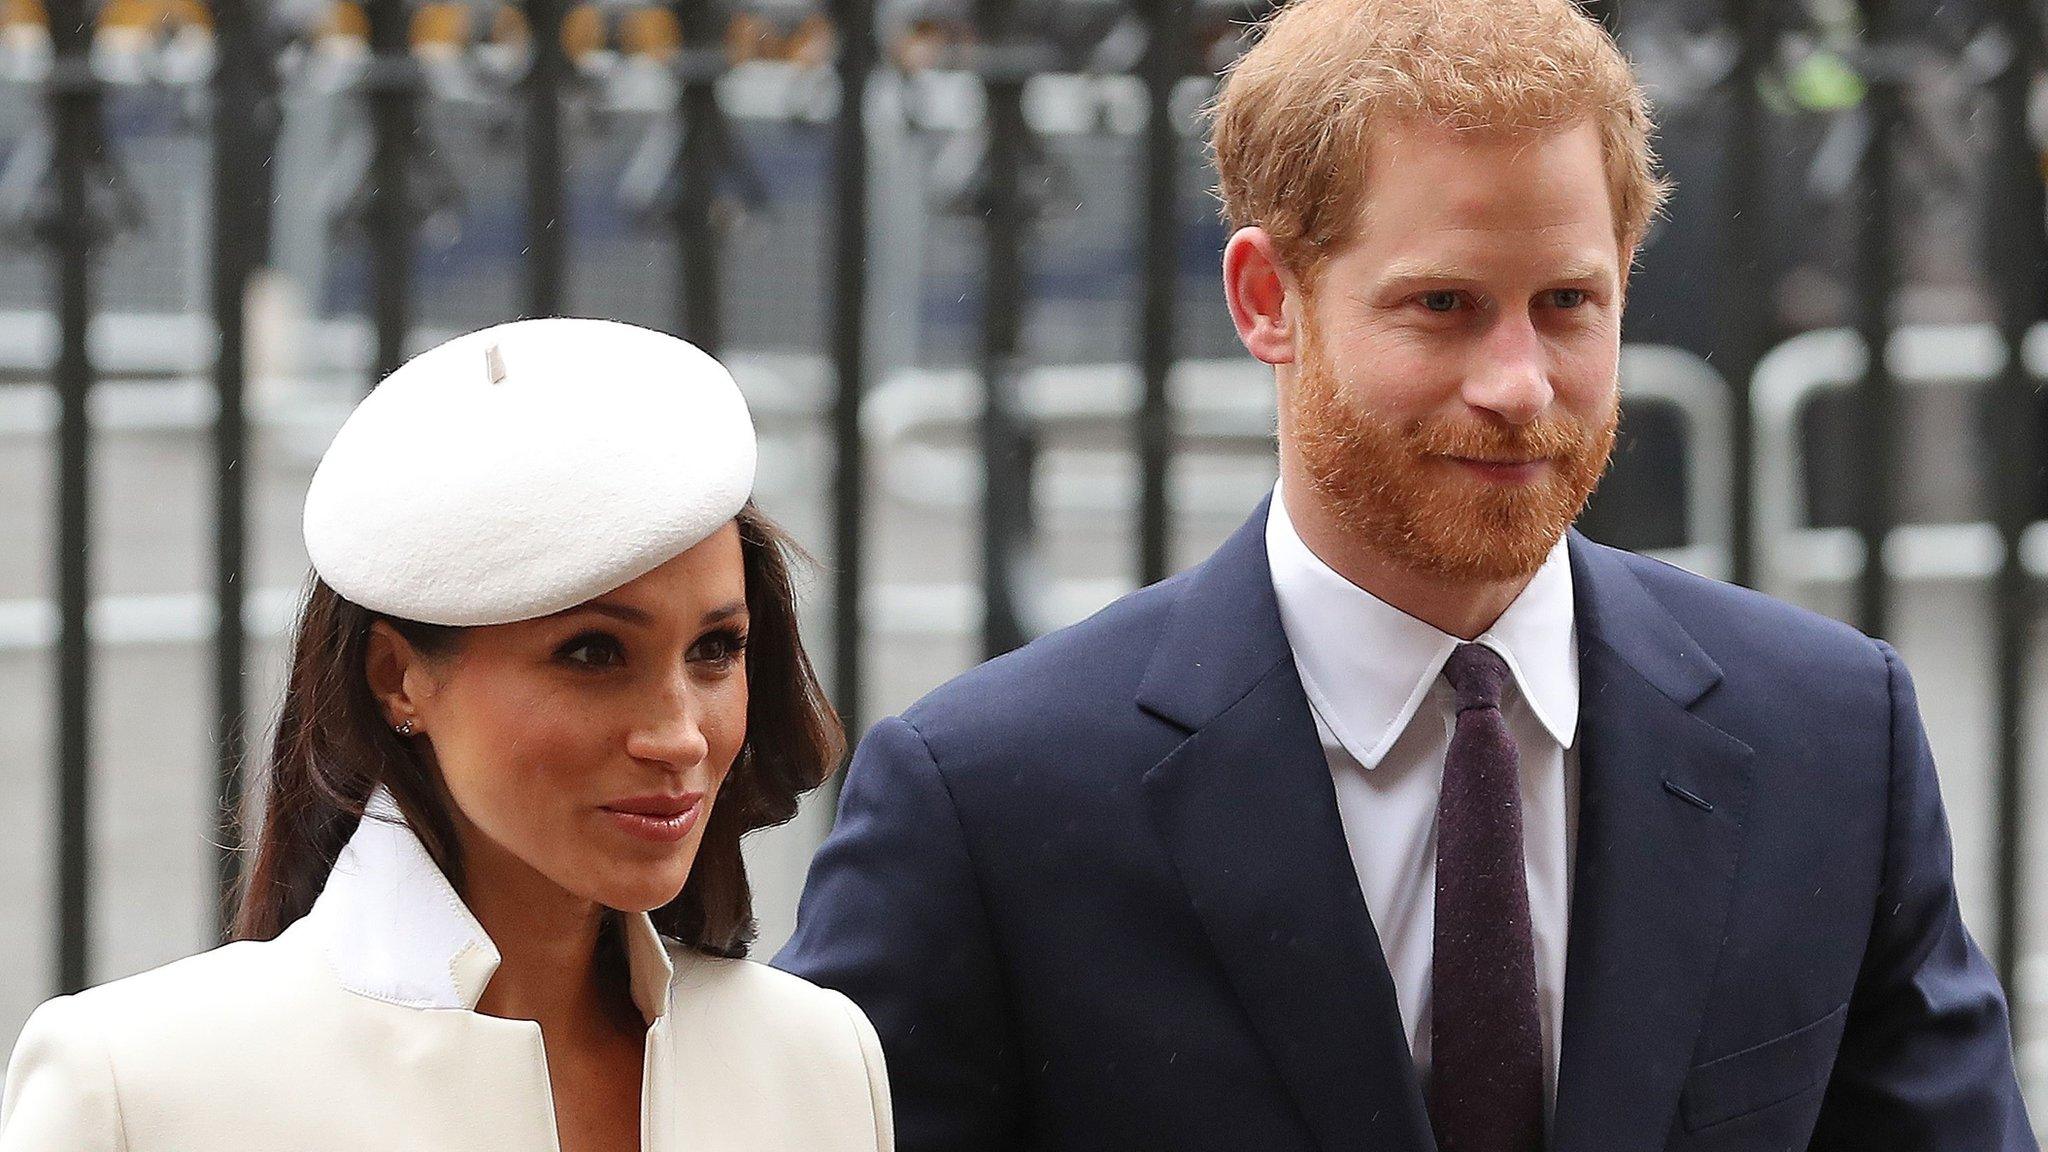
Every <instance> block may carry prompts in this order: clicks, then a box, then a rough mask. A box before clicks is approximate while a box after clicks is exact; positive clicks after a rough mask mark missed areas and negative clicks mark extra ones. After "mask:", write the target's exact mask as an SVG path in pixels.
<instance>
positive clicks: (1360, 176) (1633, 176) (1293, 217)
mask: <svg viewBox="0 0 2048 1152" xmlns="http://www.w3.org/2000/svg"><path fill="white" fill-rule="evenodd" d="M1254 32H1255V34H1256V35H1257V36H1258V42H1257V43H1256V44H1254V45H1253V46H1252V47H1251V48H1250V49H1249V50H1248V51H1246V52H1245V53H1244V54H1243V55H1242V56H1240V57H1239V58H1238V60H1237V62H1236V63H1235V64H1233V65H1232V66H1231V68H1230V70H1229V72H1228V74H1227V75H1226V77H1225V79H1224V83H1223V87H1222V91H1221V92H1220V93H1219V94H1218V96H1217V98H1216V100H1215V102H1214V104H1213V105H1212V106H1211V108H1210V109H1209V115H1210V120H1211V145H1212V147H1213V150H1214V154H1215V160H1216V169H1217V173H1218V176H1219V185H1218V188H1217V194H1218V196H1219V197H1220V198H1221V200H1222V202H1223V218H1224V221H1225V222H1226V223H1227V224H1229V225H1230V226H1231V227H1232V228H1233V229H1235V228H1244V227H1249V226H1257V227H1260V228H1263V229H1265V230H1266V232H1268V233H1269V234H1270V235H1271V236H1272V237H1273V242H1274V247H1275V249H1276V250H1277V252H1278V254H1279V256H1280V259H1281V262H1282V263H1283V264H1284V265H1285V266H1286V267H1287V269H1288V270H1289V271H1290V272H1292V273H1293V274H1294V275H1296V276H1297V277H1298V278H1300V280H1301V282H1302V284H1303V286H1304V287H1312V285H1313V282H1314V280H1315V276H1316V273H1317V272H1318V271H1320V269H1321V267H1322V264H1323V262H1324V261H1325V260H1326V259H1327V258H1328V257H1329V256H1330V255H1331V254H1333V253H1334V252H1335V251H1336V250H1337V249H1339V248H1341V247H1342V246H1343V244H1344V243H1345V242H1346V241H1348V240H1349V239H1351V236H1352V234H1353V232H1354V230H1355V228H1356V225H1357V223H1358V221H1359V220H1360V218H1361V212H1362V211H1363V208H1364V198H1365V196H1366V193H1367V191H1368V190H1367V189H1366V188H1365V187H1364V172H1365V168H1366V157H1367V151H1368V149H1370V147H1371V146H1372V144H1373V142H1374V140H1375V139H1377V138H1379V137H1380V136H1382V135H1383V134H1384V133H1385V132H1387V131H1388V130H1389V129H1390V128H1391V127H1394V126H1397V125H1399V124H1401V123H1404V122H1410V123H1413V122H1420V123H1424V124H1434V125H1440V126H1442V127H1446V128H1450V129H1452V130H1455V131H1461V132H1464V131H1474V132H1509V133H1532V134H1541V133H1548V132H1554V131H1559V130H1563V129H1569V128H1574V127H1577V126H1579V125H1581V124H1587V123H1590V124H1592V125H1594V126H1595V127H1597V128H1598V130H1599V132H1600V140H1601V148H1602V152H1603V154H1604V155H1605V157H1606V163H1607V184H1608V193H1609V198H1610V201H1611V203H1612V204H1613V206H1614V215H1615V239H1616V241H1617V242H1618V244H1619V246H1620V250H1621V253H1622V259H1623V261H1624V263H1626V262H1628V261H1629V260H1631V259H1632V258H1633V256H1634V253H1635V251H1636V249H1637V248H1638V247H1639V246H1640V245H1641V243H1642V240H1643V236H1644V234H1645V233H1647V232H1648V231H1649V227H1650V221H1651V220H1652V219H1653V218H1654V217H1655V216H1656V214H1657V212H1658V210H1659V209H1660V208H1662V206H1663V204H1664V201H1665V199H1666V197H1667V196H1668V195H1669V188H1668V185H1667V184H1666V182H1665V181H1664V180H1663V179H1661V178H1660V177H1659V176H1658V174H1657V171H1656V154H1655V152H1654V150H1653V149H1652V147H1651V142H1650V138H1651V135H1652V131H1653V128H1652V124H1651V120H1650V109H1649V102H1648V100H1647V98H1646V97H1645V96H1644V94H1643V90H1642V88H1641V86H1640V85H1639V84H1637V82H1636V78H1635V75H1634V73H1633V72H1632V71H1631V70H1630V68H1629V63H1628V60H1627V59H1626V58H1625V57H1624V56H1623V55H1622V54H1621V49H1620V48H1619V47H1618V46H1616V44H1615V43H1614V40H1613V38H1612V37H1610V36H1609V35H1608V34H1607V31H1606V30H1605V29H1604V28H1602V27H1601V26H1600V25H1599V23H1598V22H1597V21H1594V20H1593V19H1591V18H1590V17H1588V16H1587V15H1586V14H1585V13H1583V12H1581V11H1580V10H1579V9H1578V7H1577V6H1576V5H1575V4H1574V3H1572V0H1294V2H1293V3H1289V4H1287V5H1285V6H1284V7H1281V8H1280V9H1279V10H1277V11H1276V12H1275V13H1274V14H1273V15H1271V16H1270V17H1268V18H1267V19H1266V20H1265V21H1264V22H1263V23H1262V24H1261V25H1260V26H1259V27H1258V28H1257V29H1255V30H1254Z"/></svg>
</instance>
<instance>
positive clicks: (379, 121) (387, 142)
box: [363, 0, 420, 382]
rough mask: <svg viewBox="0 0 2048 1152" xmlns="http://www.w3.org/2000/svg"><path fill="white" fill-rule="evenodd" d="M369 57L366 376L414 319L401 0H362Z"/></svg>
mask: <svg viewBox="0 0 2048 1152" xmlns="http://www.w3.org/2000/svg"><path fill="white" fill-rule="evenodd" d="M367 7H368V16H369V21H370V59H369V62H368V69H367V71H366V73H365V75H364V77H363V83H364V90H365V93H366V95H367V97H368V99H369V104H370V118H371V132H372V134H373V137H374V144H373V148H374V151H373V153H372V156H371V160H370V189H369V193H370V195H369V206H368V208H369V210H368V212H367V213H366V216H365V224H366V226H367V227H368V228H369V232H370V262H371V268H372V270H371V279H372V281H373V284H374V288H373V289H372V292H373V301H372V304H371V309H372V312H373V314H374V322H375V325H376V330H377V360H376V363H375V365H374V366H373V369H372V377H371V379H372V382H375V381H377V380H382V379H383V378H384V377H386V376H388V375H390V374H391V373H392V372H393V371H395V370H396V369H397V368H398V366H399V365H400V364H401V363H403V362H404V360H405V341H406V336H407V334H408V332H409V331H410V329H411V326H412V240H413V222H414V213H413V203H412V191H411V184H410V180H409V179H408V172H407V169H408V167H409V166H410V163H411V160H412V155H413V150H414V141H413V134H414V133H415V132H416V131H417V130H418V127H419V99H420V71H419V65H418V63H417V62H415V61H414V60H413V58H412V47H411V39H410V35H409V33H410V30H411V14H410V12H409V11H408V10H407V7H406V0H368V5H367Z"/></svg>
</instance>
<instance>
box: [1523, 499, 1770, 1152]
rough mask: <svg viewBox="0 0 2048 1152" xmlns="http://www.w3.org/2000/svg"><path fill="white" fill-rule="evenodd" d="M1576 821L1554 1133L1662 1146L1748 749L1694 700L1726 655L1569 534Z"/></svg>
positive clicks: (1565, 1148) (1570, 1141)
mask: <svg viewBox="0 0 2048 1152" xmlns="http://www.w3.org/2000/svg"><path fill="white" fill-rule="evenodd" d="M1571 559H1572V578H1573V589H1574V596H1575V598H1576V601H1577V615H1578V623H1579V668H1580V725H1581V729H1580V730H1581V732H1582V733H1583V735H1582V737H1581V739H1580V752H1579V772H1580V787H1579V794H1580V795H1579V828H1578V849H1577V866H1576V870H1575V874H1574V880H1573V890H1572V908H1571V936H1570V941H1569V943H1568V944H1567V947H1566V953H1567V955H1566V962H1565V1002H1564V1042H1563V1056H1562V1068H1561V1069H1560V1071H1559V1077H1558V1094H1557V1108H1556V1117H1555V1124H1554V1128H1553V1132H1554V1136H1553V1139H1552V1147H1553V1148H1555V1149H1557V1150H1558V1152H1631V1150H1635V1149H1657V1148H1662V1147H1664V1143H1665V1138H1666V1136H1667V1135H1668V1134H1669V1132H1670V1128H1671V1122H1672V1118H1673V1116H1674V1115H1675V1111H1676V1108H1677V1105H1678V1097H1679V1092H1680V1090H1681V1088H1682V1087H1683V1085H1684V1080H1685V1074H1686V1071H1687V1069H1688V1067H1689V1066H1690V1064H1691V1060H1692V1054H1693V1046H1694V1042H1695V1039H1696V1037H1697V1035H1698V1033H1699V1028H1700V1022H1701V1019H1702V1016H1703V1014H1704V1012H1705V1007H1706V997H1707V991H1708V986H1709V984H1710V983H1711V981H1712V979H1713V975H1714V969H1715V963H1716V960H1717V958H1718V956H1719V952H1720V946H1721V941H1722V939H1723V937H1724V935H1725V926H1726V921H1727V917H1728V910H1729V905H1730V901H1731V897H1732V895H1733V891H1734V880H1735V871H1736V865H1737V863H1738V860H1739V857H1740V852H1741V847H1742V831H1743V817H1744V813H1745V809H1746V808H1747V804H1748V798H1749V773H1750V759H1751V755H1752V753H1751V750H1750V748H1749V746H1748V745H1746V744H1744V743H1742V742H1741V741H1740V740H1737V739H1736V738H1734V737H1733V736H1730V735H1728V734H1727V733H1726V732H1723V731H1721V730H1720V729H1719V728H1716V727H1714V726H1713V725H1711V724H1709V723H1707V722H1706V721H1705V720H1703V719H1701V718H1700V717H1699V716H1697V715H1696V714H1694V713H1693V712H1692V711H1691V710H1690V709H1691V708H1692V706H1693V705H1695V704H1696V703H1698V702H1699V701H1700V699H1701V698H1703V697H1704V696H1705V695H1706V694H1707V693H1708V692H1710V691H1711V690H1712V689H1713V688H1714V686H1715V685H1716V684H1718V683H1719V682H1720V679H1721V670H1720V668H1719V667H1718V666H1716V665H1715V664H1714V662H1713V660H1712V659H1711V658H1709V657H1708V656H1707V654H1706V653H1705V652H1704V651H1703V650H1702V649H1701V648H1700V647H1699V645H1698V644H1697V643H1695V642H1694V640H1693V638H1692V637H1691V636H1690V635H1688V634H1687V633H1686V632H1685V630H1684V629H1683V628H1682V627H1680V626H1679V624H1678V622H1677V621H1676V620H1675V619H1673V618H1672V616H1671V615H1670V613H1669V612H1668V611H1667V610H1666V609H1665V608H1664V607H1663V606H1662V605H1661V604H1659V603H1658V602H1657V601H1656V600H1655V599H1653V598H1652V597H1651V596H1650V594H1649V593H1648V591H1647V590H1645V589H1644V588H1643V586H1642V584H1641V582H1640V581H1639V580H1638V579H1637V578H1636V576H1635V574H1634V573H1633V572H1632V571H1630V570H1629V568H1628V567H1627V565H1626V564H1625V562H1624V561H1623V560H1622V559H1621V558H1620V556H1619V555H1618V554H1616V553H1614V552H1612V551H1610V550H1608V549H1605V548H1602V547H1600V546H1599V545H1596V544H1592V543H1590V542H1588V541H1587V540H1585V539H1584V538H1583V537H1581V536H1578V535H1577V534H1576V533H1575V534H1574V536H1573V539H1572V541H1571Z"/></svg>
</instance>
